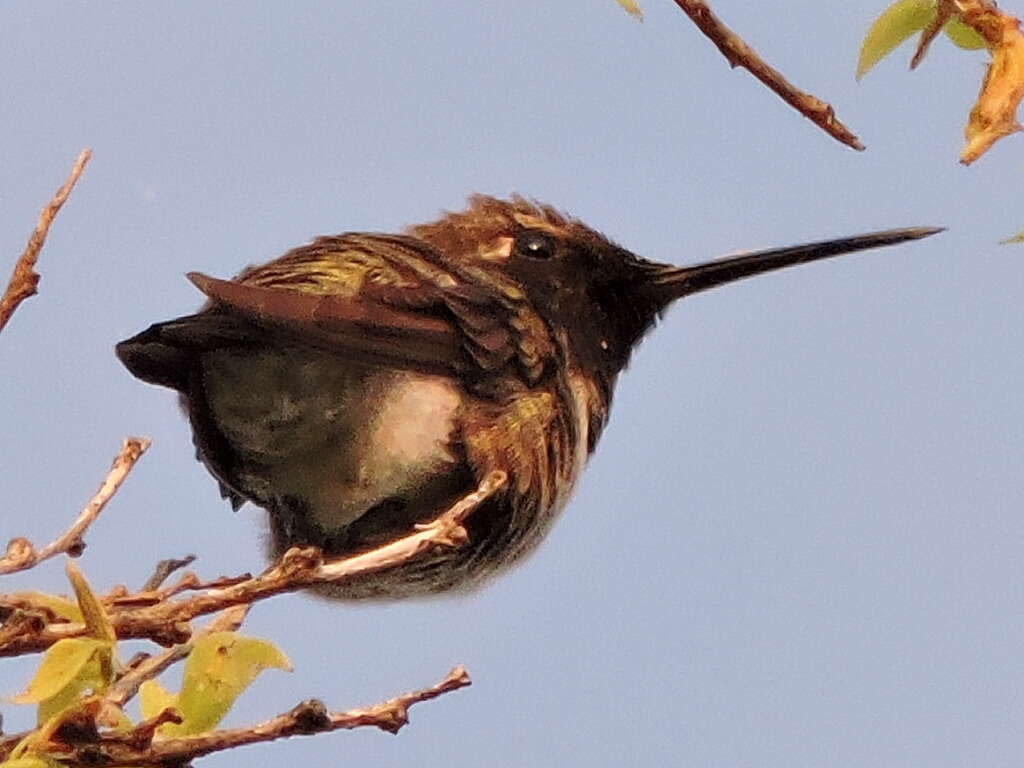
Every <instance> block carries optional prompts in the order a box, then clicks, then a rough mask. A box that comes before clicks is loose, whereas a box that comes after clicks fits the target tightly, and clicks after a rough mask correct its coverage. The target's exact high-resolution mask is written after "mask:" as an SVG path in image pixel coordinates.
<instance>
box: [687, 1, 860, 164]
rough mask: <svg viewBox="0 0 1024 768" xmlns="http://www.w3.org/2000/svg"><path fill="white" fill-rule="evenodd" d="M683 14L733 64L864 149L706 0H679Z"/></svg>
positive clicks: (842, 138)
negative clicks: (767, 60) (733, 28)
mask: <svg viewBox="0 0 1024 768" xmlns="http://www.w3.org/2000/svg"><path fill="white" fill-rule="evenodd" d="M675 4H676V5H678V6H679V7H680V8H681V9H682V11H683V13H685V14H686V15H687V16H689V17H690V19H691V20H692V21H693V23H694V24H696V25H697V27H698V28H699V29H700V31H701V32H703V33H704V34H705V35H706V36H707V38H708V39H709V40H711V42H713V43H714V44H715V45H716V46H718V50H719V51H721V52H722V55H723V56H725V58H726V59H728V61H729V66H731V67H743V68H745V69H746V70H747V71H749V72H750V74H752V75H753V76H754V77H756V78H757V79H758V80H760V81H761V82H762V83H764V84H765V85H766V86H768V88H770V89H771V90H772V91H774V92H775V93H776V95H778V96H779V98H781V99H782V100H783V101H784V102H786V103H787V104H789V105H790V106H791V107H793V108H794V109H795V110H796V111H797V112H799V113H800V114H801V115H803V116H804V117H806V118H807V119H808V120H810V121H811V122H812V123H814V124H815V125H817V126H818V127H819V128H821V129H822V130H823V131H825V133H827V134H828V135H829V136H831V137H832V138H834V139H835V140H836V141H840V142H842V143H843V144H845V145H846V146H848V147H853V148H854V149H857V150H862V149H864V145H863V144H861V142H860V139H858V138H857V136H856V134H854V133H853V131H851V130H850V129H849V128H847V127H846V126H845V125H843V123H842V122H840V120H839V118H837V117H836V115H835V110H833V109H832V106H831V105H830V104H828V103H827V102H824V101H822V100H821V99H819V98H817V97H815V96H812V95H811V94H809V93H806V92H804V91H801V90H800V89H799V88H797V87H796V86H795V85H793V84H792V83H791V82H789V81H788V80H787V79H786V78H785V77H783V75H782V73H781V72H779V71H778V70H777V69H774V68H773V67H771V66H770V65H769V64H768V63H767V62H766V61H765V60H764V59H762V58H761V57H760V56H759V55H758V54H757V51H755V50H754V49H753V48H751V47H750V46H749V45H747V43H746V42H744V40H743V38H741V37H740V36H739V35H737V34H736V33H735V32H733V31H732V30H731V29H729V27H727V26H726V25H725V24H724V23H723V22H722V20H721V19H719V18H718V17H717V16H715V14H714V13H713V12H712V11H711V9H710V8H709V7H708V4H707V3H706V2H704V0H675Z"/></svg>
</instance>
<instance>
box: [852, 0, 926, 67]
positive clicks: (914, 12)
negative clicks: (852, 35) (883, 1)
mask: <svg viewBox="0 0 1024 768" xmlns="http://www.w3.org/2000/svg"><path fill="white" fill-rule="evenodd" d="M936 13H937V6H936V3H935V0H897V2H895V3H893V4H892V5H890V6H889V7H888V8H886V9H885V10H884V11H882V15H881V16H879V17H878V18H877V19H875V23H874V24H872V25H871V29H869V30H868V33H867V34H866V35H865V36H864V42H863V43H861V47H860V59H859V60H858V61H857V79H858V80H860V79H861V78H862V77H864V75H866V74H867V73H868V72H869V71H870V70H871V68H872V67H874V66H875V64H877V63H878V62H880V61H881V60H882V59H884V58H885V57H886V56H888V55H889V54H890V53H892V52H893V51H894V50H896V49H897V48H898V47H899V46H900V44H901V43H903V42H904V41H905V40H906V39H907V38H908V37H910V36H911V35H912V34H914V33H915V32H918V31H920V30H922V29H924V28H925V27H927V26H928V24H929V23H931V21H932V19H934V18H935V14H936Z"/></svg>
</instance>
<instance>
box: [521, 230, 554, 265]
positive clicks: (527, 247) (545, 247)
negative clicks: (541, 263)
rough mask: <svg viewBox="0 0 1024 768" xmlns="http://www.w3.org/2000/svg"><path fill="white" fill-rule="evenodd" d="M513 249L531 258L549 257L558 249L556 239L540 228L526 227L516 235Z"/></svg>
mask: <svg viewBox="0 0 1024 768" xmlns="http://www.w3.org/2000/svg"><path fill="white" fill-rule="evenodd" d="M515 250H516V253H517V254H519V255H520V256H527V257H529V258H531V259H550V258H551V257H552V256H554V255H555V253H556V252H557V251H558V241H557V240H555V237H554V235H552V234H551V233H549V232H545V231H544V230H542V229H527V230H524V231H523V232H520V233H519V234H518V235H517V236H516V242H515Z"/></svg>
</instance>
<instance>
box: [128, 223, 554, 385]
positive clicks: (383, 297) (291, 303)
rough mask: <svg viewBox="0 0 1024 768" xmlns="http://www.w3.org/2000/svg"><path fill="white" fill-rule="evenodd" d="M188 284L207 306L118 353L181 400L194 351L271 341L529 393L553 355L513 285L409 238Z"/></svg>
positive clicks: (352, 239) (301, 256) (306, 255)
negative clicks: (503, 381) (510, 377)
mask: <svg viewBox="0 0 1024 768" xmlns="http://www.w3.org/2000/svg"><path fill="white" fill-rule="evenodd" d="M189 278H190V279H191V280H192V282H193V283H194V284H195V285H196V286H197V287H198V288H199V289H200V290H201V291H202V292H203V293H204V294H206V296H207V297H208V298H209V299H210V305H209V306H208V307H207V308H205V309H204V310H203V311H201V312H199V313H197V314H195V315H190V316H187V317H183V318H179V319H177V320H172V321H170V322H167V323H160V324H157V325H154V326H152V327H150V328H149V329H148V330H146V331H144V332H143V333H141V334H139V335H138V336H135V337H133V338H132V339H128V340H127V341H124V342H121V344H119V345H118V355H119V356H120V357H121V359H122V361H123V362H124V363H125V365H127V367H128V368H129V370H131V371H132V373H134V374H135V375H136V376H138V377H139V378H142V379H144V380H146V381H150V382H153V383H156V384H162V385H165V386H171V387H174V388H175V389H179V390H184V389H185V388H186V387H187V381H186V378H185V377H187V376H188V372H187V371H188V369H189V368H190V367H191V365H190V364H189V363H190V360H192V359H194V355H195V354H196V353H197V352H201V351H202V350H204V349H213V348H223V347H229V346H245V345H247V344H260V343H266V340H267V339H268V338H274V339H278V340H283V341H284V343H288V344H294V345H299V346H305V347H312V348H317V349H320V350H323V351H325V352H329V353H332V354H336V355H339V356H341V357H343V358H347V359H351V360H354V361H359V362H364V363H368V364H371V365H380V366H385V367H392V368H397V369H405V370H415V371H421V372H427V373H440V374H446V375H451V376H455V377H459V378H469V379H472V380H474V381H477V382H479V381H481V380H484V379H493V378H495V377H493V376H489V375H488V374H494V373H497V372H514V373H515V374H516V375H517V376H518V377H519V378H520V379H522V380H523V382H524V383H525V384H527V385H528V386H529V385H532V384H534V383H536V382H537V381H539V380H540V378H542V377H543V376H544V374H545V372H546V371H548V370H550V369H551V366H550V363H551V360H552V358H553V356H554V354H555V345H554V343H553V341H552V339H551V336H550V331H549V329H548V327H547V325H546V323H544V322H543V320H542V319H541V318H540V317H539V316H538V315H537V314H536V312H534V310H533V309H532V308H531V306H530V305H529V303H528V302H526V301H525V298H524V296H523V295H522V293H521V292H520V291H519V289H518V287H517V286H515V285H514V284H513V283H511V282H510V281H508V280H507V279H506V278H503V276H502V275H500V274H499V273H497V272H496V271H494V270H486V269H482V268H480V267H479V266H473V265H466V264H461V265H453V264H451V263H450V262H447V261H446V260H445V259H443V258H442V257H441V255H440V254H438V253H437V251H435V250H434V249H433V248H432V247H430V246H429V245H428V244H426V243H424V242H423V241H421V240H418V239H416V238H412V237H404V236H393V235H373V234H348V235H341V236H337V237H322V238H318V239H317V240H315V241H313V242H312V243H311V244H309V245H307V246H303V247H301V248H297V249H295V250H293V251H290V252H289V253H287V254H285V255H284V256H282V257H281V258H279V259H277V260H275V261H272V262H270V263H268V264H265V265H263V266H259V267H254V268H250V269H249V270H247V271H245V272H243V273H242V274H241V275H240V276H239V277H238V279H236V280H233V281H229V280H218V279H216V278H212V277H207V276H206V275H202V274H199V273H191V274H190V275H189Z"/></svg>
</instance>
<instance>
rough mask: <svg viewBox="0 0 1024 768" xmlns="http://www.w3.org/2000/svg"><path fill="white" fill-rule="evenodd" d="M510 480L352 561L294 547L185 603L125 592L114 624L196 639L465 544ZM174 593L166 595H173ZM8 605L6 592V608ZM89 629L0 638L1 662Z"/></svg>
mask: <svg viewBox="0 0 1024 768" xmlns="http://www.w3.org/2000/svg"><path fill="white" fill-rule="evenodd" d="M507 482H508V477H507V476H506V474H505V473H504V472H501V471H495V472H492V473H491V474H489V475H488V476H486V477H485V478H484V480H483V481H482V482H481V483H480V485H479V487H478V489H477V490H476V491H474V492H473V493H470V494H467V495H466V496H464V497H463V498H462V499H460V500H459V501H458V502H457V503H456V504H454V505H452V506H451V507H450V508H449V509H448V510H446V511H445V512H444V513H443V514H441V515H440V516H438V517H437V518H436V519H434V520H433V521H431V522H430V523H427V524H425V525H422V526H419V527H418V530H417V531H416V532H415V533H411V534H409V535H408V536H404V537H402V538H400V539H397V540H395V541H392V542H389V543H388V544H385V545H383V546H381V547H378V548H376V549H373V550H370V551H369V552H364V553H363V554H360V555H355V556H353V557H346V558H342V559H338V560H329V561H324V560H323V556H322V554H321V552H320V550H318V549H316V548H315V547H310V548H306V549H300V548H298V547H296V548H293V549H290V550H288V551H287V552H285V553H284V555H283V556H282V557H281V559H280V560H279V561H278V562H277V563H275V564H274V565H272V566H271V567H270V568H268V569H267V570H266V571H264V572H263V573H262V574H260V575H259V576H255V577H252V578H247V579H244V580H241V581H235V580H233V579H227V580H218V582H216V584H218V585H219V584H225V583H226V584H227V586H215V587H213V588H210V589H207V590H205V591H200V592H198V593H197V594H192V595H190V596H188V597H182V598H179V599H165V600H158V601H157V602H152V601H153V600H154V599H157V598H155V597H154V596H155V595H159V592H158V593H147V594H145V595H144V597H145V600H144V603H145V604H144V605H142V606H141V607H139V606H138V605H133V603H135V602H136V601H138V600H139V599H140V597H143V596H142V595H125V596H119V597H116V598H113V599H111V600H109V601H105V605H106V608H107V610H108V612H109V614H110V620H111V623H112V624H113V625H114V630H115V633H116V634H117V637H118V638H119V639H122V640H123V639H129V638H148V639H150V640H153V641H154V642H157V643H159V644H161V645H165V646H171V645H176V644H178V643H184V642H187V641H188V640H189V638H190V637H191V634H192V630H191V627H190V624H189V622H191V621H192V620H193V619H195V618H197V617H199V616H205V615H208V614H211V613H218V612H220V611H223V610H225V609H227V608H230V607H231V606H234V605H251V604H253V603H256V602H258V601H260V600H266V599H267V598H270V597H273V596H274V595H280V594H284V593H287V592H297V591H300V590H303V589H308V588H309V587H313V586H317V585H320V584H333V583H337V582H342V581H346V580H348V579H352V578H355V577H358V576H362V575H364V574H367V573H372V572H375V571H380V570H384V569H387V568H393V567H395V566H398V565H402V564H403V563H406V562H409V561H410V560H413V559H415V558H417V557H419V556H421V555H423V554H424V553H426V552H429V551H432V550H434V549H436V548H438V547H458V546H461V545H462V544H463V543H465V542H466V540H467V538H468V534H467V531H466V529H465V527H464V525H463V523H464V522H465V520H466V518H467V517H468V516H469V515H470V514H471V513H472V512H473V511H474V510H475V509H476V508H477V507H479V506H480V504H481V503H482V502H483V501H484V500H485V499H487V498H489V497H490V496H492V495H493V494H495V493H497V492H498V491H499V490H501V489H502V488H504V487H505V485H506V483H507ZM173 590H174V588H173V587H172V588H169V589H168V590H167V592H171V591H173ZM3 604H4V600H3V596H2V595H0V606H2V605H3ZM85 632H86V628H85V625H84V624H81V623H73V622H68V623H57V622H54V623H50V624H47V625H45V626H44V627H42V628H41V629H40V628H37V627H29V628H27V629H26V630H25V631H23V632H18V633H12V634H10V635H9V636H6V637H2V638H0V657H2V656H20V655H23V654H26V653H38V652H39V651H43V650H45V649H46V648H49V647H50V646H51V645H53V644H54V643H55V642H57V641H58V640H62V639H64V638H67V637H79V636H81V635H83V634H85Z"/></svg>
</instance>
